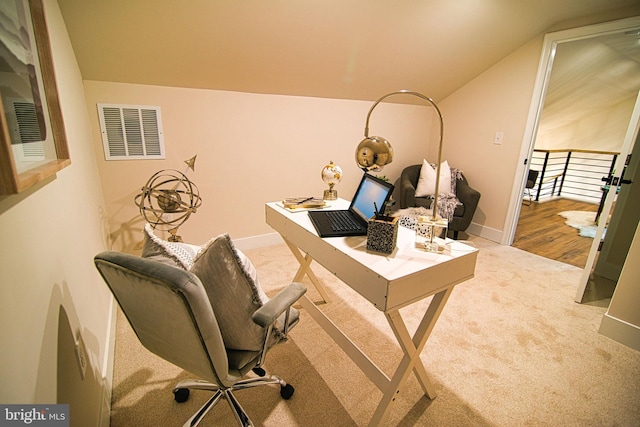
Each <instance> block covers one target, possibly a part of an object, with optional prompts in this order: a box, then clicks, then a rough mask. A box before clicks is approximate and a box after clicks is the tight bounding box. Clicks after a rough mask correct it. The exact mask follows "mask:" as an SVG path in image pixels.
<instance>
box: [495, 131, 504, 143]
mask: <svg viewBox="0 0 640 427" xmlns="http://www.w3.org/2000/svg"><path fill="white" fill-rule="evenodd" d="M503 139H504V132H500V131H499V132H496V136H495V138H494V139H493V143H494V144H496V145H502V140H503Z"/></svg>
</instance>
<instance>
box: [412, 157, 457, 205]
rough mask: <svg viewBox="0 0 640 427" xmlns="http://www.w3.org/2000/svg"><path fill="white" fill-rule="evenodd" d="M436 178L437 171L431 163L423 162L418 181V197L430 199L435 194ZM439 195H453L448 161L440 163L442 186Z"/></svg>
mask: <svg viewBox="0 0 640 427" xmlns="http://www.w3.org/2000/svg"><path fill="white" fill-rule="evenodd" d="M436 176H437V172H436V169H435V168H433V167H432V166H431V165H430V164H429V162H427V161H426V160H423V161H422V168H420V178H419V179H418V186H417V188H416V197H428V196H433V195H434V194H435V192H436ZM438 194H440V195H445V194H453V190H452V188H451V168H450V167H449V163H448V162H447V161H446V160H445V161H443V162H442V163H440V185H439V191H438Z"/></svg>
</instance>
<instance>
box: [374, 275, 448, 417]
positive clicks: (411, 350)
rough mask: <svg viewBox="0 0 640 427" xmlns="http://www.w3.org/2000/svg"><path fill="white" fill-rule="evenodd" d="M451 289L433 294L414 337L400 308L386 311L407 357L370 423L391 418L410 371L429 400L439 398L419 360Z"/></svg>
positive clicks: (386, 390) (394, 375)
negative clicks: (396, 399) (401, 314)
mask: <svg viewBox="0 0 640 427" xmlns="http://www.w3.org/2000/svg"><path fill="white" fill-rule="evenodd" d="M452 290H453V287H450V288H447V289H445V290H443V291H440V292H439V293H437V294H435V295H434V296H433V299H432V300H431V303H430V304H429V308H428V309H427V311H426V313H425V314H424V316H423V317H422V320H421V321H420V325H418V328H417V329H416V332H415V334H414V335H413V338H412V337H411V335H410V334H409V331H408V330H407V326H406V324H405V323H404V320H403V319H402V317H401V316H400V312H399V311H398V310H393V311H390V312H387V313H385V314H386V316H387V321H388V322H389V325H391V329H392V330H393V333H394V334H395V336H396V338H397V340H398V343H399V344H400V346H401V347H402V351H403V352H404V357H403V358H402V361H401V362H400V364H399V365H398V368H397V369H396V372H395V373H394V374H393V377H392V378H391V381H390V382H389V384H388V386H387V387H385V389H383V390H382V392H383V393H384V396H383V397H382V400H381V401H380V403H379V404H378V408H377V409H376V412H375V414H374V415H373V418H372V419H371V422H370V423H369V425H371V426H377V425H381V424H383V423H384V422H385V421H386V419H387V418H388V417H389V411H390V410H391V404H392V403H393V401H394V400H395V398H396V395H397V394H398V393H399V391H400V387H402V385H403V384H404V383H405V382H406V380H407V378H408V377H409V374H410V373H411V371H413V372H415V374H416V377H417V378H418V382H419V383H420V386H421V387H422V390H423V391H424V393H425V395H426V396H427V397H429V398H430V399H434V398H435V397H436V390H435V387H434V386H433V384H432V383H431V381H430V380H429V376H428V375H427V371H426V370H425V368H424V365H423V364H422V362H421V360H420V353H421V352H422V349H423V348H424V346H425V344H426V342H427V339H428V338H429V335H430V334H431V331H433V327H434V326H435V324H436V322H437V321H438V317H439V316H440V313H442V309H443V308H444V306H445V304H446V303H447V300H448V299H449V295H451V292H452Z"/></svg>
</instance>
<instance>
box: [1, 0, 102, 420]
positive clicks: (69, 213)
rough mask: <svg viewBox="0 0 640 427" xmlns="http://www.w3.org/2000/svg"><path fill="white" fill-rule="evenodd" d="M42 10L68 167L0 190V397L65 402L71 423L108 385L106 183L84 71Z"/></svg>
mask: <svg viewBox="0 0 640 427" xmlns="http://www.w3.org/2000/svg"><path fill="white" fill-rule="evenodd" d="M45 12H46V17H47V21H48V26H49V33H50V37H51V43H52V50H53V57H54V65H55V69H56V75H57V76H56V77H57V82H58V90H59V93H60V100H61V104H62V113H63V115H64V119H65V128H66V133H67V137H68V140H69V149H70V153H71V166H69V167H67V168H65V169H63V170H62V171H60V172H59V173H58V174H57V177H56V178H55V179H53V180H49V181H47V182H45V183H43V184H40V185H38V186H37V187H36V188H33V189H30V190H28V191H25V192H23V193H22V194H20V195H14V196H2V197H0V230H2V243H1V248H2V256H0V271H1V272H2V286H0V301H1V303H0V304H1V305H2V309H0V324H2V328H0V342H1V343H2V351H0V382H1V383H2V385H3V386H2V387H0V402H2V403H6V404H8V403H21V404H30V403H56V402H57V401H60V402H61V403H71V404H72V408H71V414H72V418H75V421H74V423H73V424H72V425H98V422H99V419H100V416H101V414H100V410H101V409H100V408H101V405H102V403H103V401H104V400H105V399H106V409H107V410H108V409H109V408H108V404H109V402H108V397H109V396H108V390H110V385H109V384H106V383H105V382H108V381H110V380H106V379H105V378H104V377H105V376H106V377H108V376H109V367H108V366H107V363H105V361H107V360H108V359H109V358H108V355H107V354H106V353H107V351H108V349H109V346H108V344H109V342H108V341H109V337H110V329H109V328H110V320H111V312H110V303H111V298H110V296H109V293H108V291H107V289H106V287H105V285H103V284H102V282H101V280H100V279H99V277H98V275H97V273H96V271H95V268H94V267H93V264H92V258H93V256H94V254H96V253H97V252H99V251H100V250H103V249H104V248H105V241H104V233H103V232H102V230H103V219H104V208H103V199H102V190H101V187H100V178H99V176H98V174H97V171H96V166H95V155H94V153H93V146H92V145H91V143H90V140H91V133H90V128H89V124H88V120H87V114H86V108H85V102H84V93H83V87H82V79H81V76H80V73H79V70H78V67H77V64H76V61H75V57H74V54H73V51H72V49H71V46H70V43H69V40H68V37H67V33H66V29H65V27H64V23H63V20H62V17H61V15H60V11H59V9H58V6H57V3H56V2H55V1H46V2H45ZM59 319H68V320H64V321H61V322H59ZM69 335H71V336H77V335H81V336H82V338H83V340H84V342H85V344H86V348H87V351H88V353H89V354H88V356H89V367H88V369H87V375H86V377H85V380H82V381H81V380H80V374H79V368H78V365H77V363H76V362H75V356H74V349H73V345H72V343H69V342H68V340H67V339H62V338H61V337H63V336H69ZM103 393H107V394H105V395H104V397H103ZM76 422H78V423H79V424H76ZM83 423H84V424H83Z"/></svg>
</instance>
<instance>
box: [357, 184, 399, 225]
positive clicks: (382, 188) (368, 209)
mask: <svg viewBox="0 0 640 427" xmlns="http://www.w3.org/2000/svg"><path fill="white" fill-rule="evenodd" d="M392 191H393V185H392V184H390V183H388V182H385V181H383V180H381V179H379V178H376V177H374V176H373V175H369V174H368V173H365V174H364V176H363V177H362V180H361V181H360V185H359V186H358V190H356V194H355V195H354V196H353V201H352V202H351V210H353V211H354V212H355V213H356V214H358V215H360V216H361V217H362V218H363V219H364V220H365V221H368V220H369V219H370V218H371V217H372V216H374V215H375V207H374V202H375V204H376V205H377V206H378V209H382V206H383V205H384V203H385V202H386V201H387V200H388V199H389V197H391V192H392Z"/></svg>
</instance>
